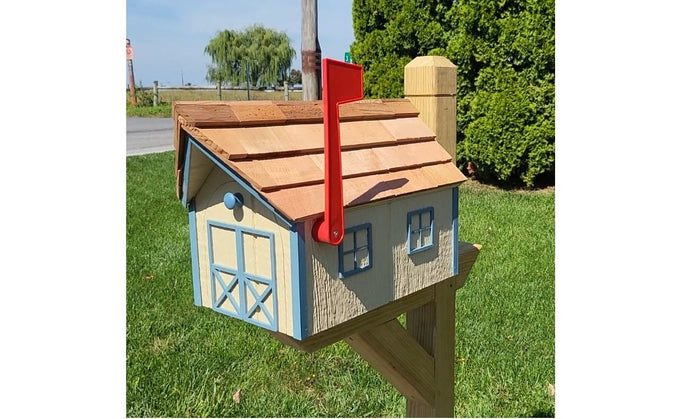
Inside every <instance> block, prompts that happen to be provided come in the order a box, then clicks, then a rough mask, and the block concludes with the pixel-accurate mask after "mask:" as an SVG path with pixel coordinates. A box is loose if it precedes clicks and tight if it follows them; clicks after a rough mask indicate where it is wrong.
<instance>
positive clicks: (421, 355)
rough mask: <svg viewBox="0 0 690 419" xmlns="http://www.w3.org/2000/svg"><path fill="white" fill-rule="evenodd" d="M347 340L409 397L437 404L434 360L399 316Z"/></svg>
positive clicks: (418, 401)
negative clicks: (407, 329)
mask: <svg viewBox="0 0 690 419" xmlns="http://www.w3.org/2000/svg"><path fill="white" fill-rule="evenodd" d="M345 342H346V343H347V344H348V345H350V347H352V349H354V350H355V352H357V353H358V354H359V355H360V356H361V357H362V358H363V359H364V360H365V361H367V362H368V363H369V365H371V366H372V367H373V368H374V369H375V370H376V371H378V372H379V374H381V375H382V376H383V377H384V378H385V379H386V380H387V381H388V382H389V383H391V384H392V385H393V386H394V387H395V388H397V389H398V391H400V393H401V394H403V395H404V396H405V397H406V398H407V399H408V400H414V401H415V402H416V403H420V404H424V405H432V406H433V405H434V403H435V398H436V390H435V377H434V360H433V359H432V357H431V356H430V355H429V354H428V353H426V352H425V351H424V349H423V348H422V347H421V346H419V345H418V344H417V342H415V340H414V339H413V338H412V336H410V334H409V333H407V331H406V330H405V329H404V328H403V327H402V326H401V325H400V323H398V321H397V320H395V319H393V320H390V321H388V322H386V323H384V324H382V325H380V326H376V327H373V328H370V329H368V330H366V331H363V332H359V333H355V334H353V335H352V336H348V337H347V338H346V339H345Z"/></svg>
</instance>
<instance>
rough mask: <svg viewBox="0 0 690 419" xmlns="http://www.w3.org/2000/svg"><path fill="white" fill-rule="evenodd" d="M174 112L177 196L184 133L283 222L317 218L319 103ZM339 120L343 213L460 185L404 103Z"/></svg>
mask: <svg viewBox="0 0 690 419" xmlns="http://www.w3.org/2000/svg"><path fill="white" fill-rule="evenodd" d="M174 109H175V111H174V117H175V118H176V119H175V121H176V127H175V147H176V149H177V168H178V195H180V196H181V188H182V179H181V176H179V170H180V169H182V164H183V161H184V159H183V158H182V155H181V153H182V149H181V147H180V139H181V136H182V135H183V132H186V133H188V134H189V135H190V136H191V137H193V138H194V139H196V140H197V142H198V143H199V144H200V145H201V146H203V147H204V148H206V149H207V150H208V151H209V152H211V153H212V154H214V155H215V156H216V157H218V159H219V160H220V161H222V162H223V163H224V164H225V165H227V166H228V167H229V168H230V169H232V170H233V171H235V172H236V173H237V174H239V175H240V176H242V177H243V178H244V179H245V180H246V181H247V182H248V183H249V184H250V185H251V186H252V187H253V188H254V189H256V190H257V191H258V192H259V193H260V194H262V195H263V196H264V197H265V198H266V200H267V201H268V202H269V203H270V204H271V205H273V206H274V207H275V208H276V209H277V210H278V211H280V212H281V213H282V214H284V215H285V216H287V217H288V218H291V219H293V220H295V221H299V220H305V219H308V218H310V217H314V216H318V215H319V214H321V213H323V210H324V184H323V181H324V155H323V147H324V126H323V109H322V103H321V102H320V101H315V102H268V101H251V102H182V103H180V102H177V103H175V106H174ZM339 113H340V120H341V123H340V139H341V148H342V153H341V159H342V174H343V198H344V203H345V205H346V206H355V205H362V204H366V203H369V202H372V201H378V200H382V199H387V198H392V197H395V196H400V195H405V194H409V193H414V192H420V191H424V190H430V189H434V188H438V187H440V186H448V185H454V184H458V183H460V182H463V181H464V180H466V179H465V177H464V176H463V175H462V173H461V172H460V171H459V170H458V169H457V168H456V167H455V165H454V164H453V159H452V157H451V156H450V155H449V154H448V153H447V152H446V151H445V150H444V149H443V147H442V146H441V145H439V144H438V143H437V142H436V141H434V140H435V135H434V133H433V132H432V131H431V130H430V129H429V128H428V127H427V126H426V125H425V124H424V122H422V120H421V119H419V118H418V117H417V115H418V112H417V110H416V109H415V108H414V106H412V104H411V103H410V102H409V101H407V100H405V99H393V100H365V101H359V102H353V103H348V104H344V105H342V106H341V107H340V112H339Z"/></svg>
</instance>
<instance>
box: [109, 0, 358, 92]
mask: <svg viewBox="0 0 690 419" xmlns="http://www.w3.org/2000/svg"><path fill="white" fill-rule="evenodd" d="M300 7H301V2H300V0H233V1H227V0H225V1H224V0H196V1H171V0H127V4H126V19H127V29H126V33H127V38H129V39H130V42H131V45H132V47H133V49H134V62H133V64H134V65H133V66H134V82H135V84H136V85H137V86H138V85H139V84H140V82H141V84H143V85H144V86H152V85H153V81H154V80H157V81H158V84H159V86H179V85H181V84H183V81H184V84H187V83H191V84H192V85H208V84H209V83H208V82H207V81H206V68H207V66H208V65H209V64H211V60H210V58H209V57H208V56H207V55H206V54H204V47H206V45H207V44H208V42H209V41H210V40H211V39H212V38H213V37H215V35H216V33H217V32H218V31H221V30H225V29H228V30H239V31H241V30H243V29H245V28H247V27H249V26H251V25H253V24H261V25H263V26H265V27H267V28H271V29H275V30H277V31H279V32H285V33H287V35H288V37H289V38H290V42H291V45H292V47H293V48H294V49H295V59H294V61H293V63H292V67H293V68H295V69H298V70H301V66H302V63H301V54H300V51H301V36H300V35H301V11H300ZM318 37H319V44H320V46H321V57H322V58H334V59H338V60H343V58H344V55H345V52H346V51H349V50H350V45H351V44H352V43H353V42H354V33H353V30H352V0H321V1H320V2H319V3H318ZM123 41H124V40H123ZM123 68H124V71H125V75H126V76H125V84H126V83H127V82H128V77H129V76H128V70H127V64H126V62H125V63H124V64H123Z"/></svg>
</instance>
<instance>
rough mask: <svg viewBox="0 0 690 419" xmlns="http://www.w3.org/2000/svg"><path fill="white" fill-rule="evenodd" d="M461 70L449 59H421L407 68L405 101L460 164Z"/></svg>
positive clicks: (415, 60) (437, 57)
mask: <svg viewBox="0 0 690 419" xmlns="http://www.w3.org/2000/svg"><path fill="white" fill-rule="evenodd" d="M456 69H457V67H456V66H455V64H453V63H451V62H450V61H449V60H448V59H447V58H445V57H439V56H427V57H417V58H415V59H414V60H412V61H410V62H409V63H408V64H407V65H406V66H405V97H406V98H407V99H409V100H410V102H412V104H413V105H414V106H415V107H416V108H417V110H419V117H420V118H422V120H423V121H424V122H425V123H426V124H427V125H428V126H429V128H431V130H432V131H434V132H435V133H436V140H437V141H438V142H439V143H440V144H441V145H442V146H443V148H444V149H445V150H446V151H447V152H448V154H450V155H451V156H452V157H453V162H455V161H456V153H455V145H456V138H457V132H456V122H455V115H456V112H457V111H456V105H455V103H456V102H455V95H456V91H457V75H456Z"/></svg>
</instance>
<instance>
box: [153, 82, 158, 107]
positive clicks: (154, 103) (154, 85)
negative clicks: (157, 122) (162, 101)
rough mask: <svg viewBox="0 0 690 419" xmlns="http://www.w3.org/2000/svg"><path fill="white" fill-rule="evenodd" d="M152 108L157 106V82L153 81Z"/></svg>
mask: <svg viewBox="0 0 690 419" xmlns="http://www.w3.org/2000/svg"><path fill="white" fill-rule="evenodd" d="M153 106H158V80H154V81H153Z"/></svg>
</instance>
